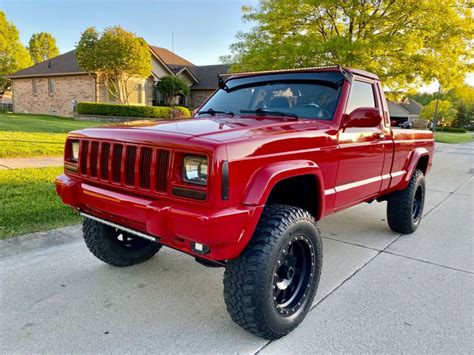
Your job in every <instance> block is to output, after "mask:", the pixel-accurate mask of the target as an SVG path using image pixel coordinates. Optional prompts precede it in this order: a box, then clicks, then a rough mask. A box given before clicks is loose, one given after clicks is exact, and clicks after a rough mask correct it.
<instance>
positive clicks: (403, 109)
mask: <svg viewBox="0 0 474 355" xmlns="http://www.w3.org/2000/svg"><path fill="white" fill-rule="evenodd" d="M387 105H388V112H389V114H390V120H391V121H392V125H393V126H400V125H401V124H402V123H404V122H406V121H408V122H412V123H413V124H414V125H417V124H419V123H420V112H421V109H422V107H423V106H422V105H421V104H420V103H418V102H416V101H415V100H412V99H409V98H406V99H405V100H403V101H402V102H399V103H397V102H393V101H390V100H387Z"/></svg>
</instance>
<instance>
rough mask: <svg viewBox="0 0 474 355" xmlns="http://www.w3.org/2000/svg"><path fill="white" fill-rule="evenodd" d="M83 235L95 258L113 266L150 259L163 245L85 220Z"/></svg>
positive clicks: (127, 264)
mask: <svg viewBox="0 0 474 355" xmlns="http://www.w3.org/2000/svg"><path fill="white" fill-rule="evenodd" d="M82 230H83V235H84V241H85V242H86V245H87V247H88V248H89V250H90V251H91V253H92V254H94V256H95V257H97V258H98V259H100V260H102V261H103V262H105V263H107V264H110V265H113V266H130V265H135V264H138V263H141V262H143V261H145V260H148V259H150V258H151V257H152V256H153V255H155V254H156V253H157V252H158V251H159V250H160V248H161V244H159V243H154V242H152V241H149V240H146V239H143V238H140V237H137V236H134V235H133V234H130V233H126V232H123V231H121V230H118V229H116V228H113V227H110V226H107V225H105V224H103V223H100V222H97V221H94V220H92V219H89V218H85V219H84V222H83V228H82Z"/></svg>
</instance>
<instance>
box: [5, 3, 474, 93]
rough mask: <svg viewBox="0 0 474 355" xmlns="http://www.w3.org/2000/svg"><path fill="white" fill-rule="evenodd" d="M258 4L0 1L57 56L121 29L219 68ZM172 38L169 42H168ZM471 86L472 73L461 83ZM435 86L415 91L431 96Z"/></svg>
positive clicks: (24, 32)
mask: <svg viewBox="0 0 474 355" xmlns="http://www.w3.org/2000/svg"><path fill="white" fill-rule="evenodd" d="M257 3H258V0H96V1H94V0H0V9H1V10H3V11H5V13H6V15H7V18H8V19H9V21H12V22H13V23H14V24H15V26H16V27H17V28H18V30H19V31H20V39H21V41H22V42H23V44H25V45H26V44H27V43H28V40H29V39H30V37H31V35H32V34H33V33H36V32H49V33H51V34H52V35H53V36H54V37H55V38H56V40H57V44H58V47H59V50H60V52H61V53H65V52H67V51H70V50H72V49H74V48H75V45H76V43H77V41H78V40H79V37H80V34H81V32H82V31H84V30H85V29H86V28H87V27H89V26H94V27H96V28H97V29H98V30H102V29H104V28H105V27H108V26H114V25H120V26H122V27H123V28H125V29H126V30H128V31H132V32H134V33H136V34H137V35H139V36H142V37H143V38H145V40H146V41H147V42H148V43H150V44H152V45H155V46H158V47H165V48H168V49H173V50H174V52H175V53H176V54H178V55H180V56H182V57H184V58H186V59H187V60H189V61H190V62H192V63H194V64H196V65H208V64H218V63H219V57H220V56H222V55H225V54H229V46H230V45H231V44H232V43H234V42H235V41H236V38H235V35H236V34H237V32H238V31H242V32H247V31H248V30H250V28H251V26H252V24H251V23H245V22H243V21H242V11H241V7H242V6H243V5H251V6H255V5H256V4H257ZM172 38H173V40H172ZM466 82H468V83H469V84H470V85H474V73H471V74H470V75H468V78H467V80H466ZM437 89H438V85H437V83H433V84H431V85H427V86H425V87H423V88H421V90H420V91H427V92H434V91H436V90H437Z"/></svg>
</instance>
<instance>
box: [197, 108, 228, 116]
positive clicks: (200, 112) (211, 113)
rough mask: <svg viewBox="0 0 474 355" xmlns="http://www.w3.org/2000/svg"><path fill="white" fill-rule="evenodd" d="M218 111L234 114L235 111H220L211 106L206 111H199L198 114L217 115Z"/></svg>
mask: <svg viewBox="0 0 474 355" xmlns="http://www.w3.org/2000/svg"><path fill="white" fill-rule="evenodd" d="M217 113H223V114H225V115H229V116H234V113H233V112H232V111H219V110H214V109H213V108H210V109H209V110H206V111H199V112H198V113H197V114H198V115H205V114H208V115H212V116H215V115H216V114H217Z"/></svg>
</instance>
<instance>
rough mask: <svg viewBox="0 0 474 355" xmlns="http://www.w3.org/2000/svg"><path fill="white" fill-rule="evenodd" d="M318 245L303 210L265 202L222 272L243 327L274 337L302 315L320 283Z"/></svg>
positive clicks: (230, 305) (232, 307)
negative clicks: (250, 232) (242, 244)
mask: <svg viewBox="0 0 474 355" xmlns="http://www.w3.org/2000/svg"><path fill="white" fill-rule="evenodd" d="M321 265H322V244H321V238H320V236H319V232H318V229H317V228H316V222H315V221H314V219H313V217H312V216H311V215H310V214H309V213H308V212H307V211H305V210H303V209H300V208H296V207H291V206H284V205H270V206H267V207H266V208H265V210H264V212H263V214H262V217H261V219H260V222H259V224H258V226H257V228H256V230H255V233H254V235H253V237H252V239H251V241H250V242H249V244H248V245H247V247H246V249H245V250H244V252H243V253H242V254H241V255H240V256H239V257H238V258H237V259H234V260H231V261H230V262H229V263H228V264H227V266H226V271H225V273H224V299H225V302H226V306H227V310H228V312H229V314H230V316H231V317H232V319H233V320H234V321H235V322H236V323H237V324H239V325H240V326H241V327H243V328H244V329H246V330H248V331H250V332H252V333H253V334H255V335H257V336H260V337H263V338H266V339H278V338H280V337H282V336H284V335H286V334H288V333H289V332H290V331H292V330H293V329H294V328H296V327H297V326H298V325H299V324H300V323H301V322H302V321H303V319H304V317H305V316H306V314H307V313H308V311H309V310H310V307H311V304H312V302H313V299H314V296H315V294H316V290H317V287H318V283H319V276H320V272H321Z"/></svg>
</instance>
